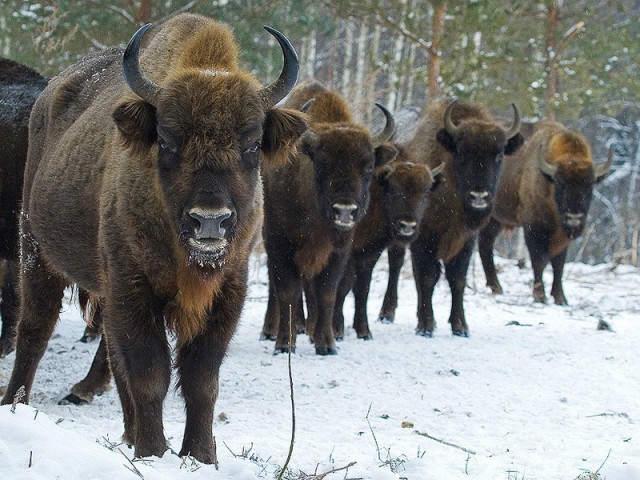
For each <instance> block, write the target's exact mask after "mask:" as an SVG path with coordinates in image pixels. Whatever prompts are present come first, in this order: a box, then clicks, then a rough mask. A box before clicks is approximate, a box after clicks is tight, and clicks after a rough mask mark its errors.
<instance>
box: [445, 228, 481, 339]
mask: <svg viewBox="0 0 640 480" xmlns="http://www.w3.org/2000/svg"><path fill="white" fill-rule="evenodd" d="M475 240H476V239H475V237H473V238H472V239H471V240H469V241H467V243H465V244H464V247H462V250H460V253H458V255H456V256H455V257H453V258H452V259H451V261H450V262H448V263H447V264H446V265H445V266H444V269H445V276H446V277H447V281H448V282H449V288H450V289H451V315H450V316H449V323H450V324H451V332H452V333H453V334H454V335H456V336H458V337H468V336H469V327H468V326H467V321H466V319H465V315H464V289H465V287H466V284H467V270H468V269H469V261H470V260H471V254H472V253H473V247H474V246H475V243H476V242H475Z"/></svg>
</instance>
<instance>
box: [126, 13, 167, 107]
mask: <svg viewBox="0 0 640 480" xmlns="http://www.w3.org/2000/svg"><path fill="white" fill-rule="evenodd" d="M152 26H153V24H152V23H147V24H146V25H143V26H142V27H140V28H139V29H138V31H137V32H136V33H134V34H133V37H131V40H129V44H128V45H127V49H126V50H125V51H124V56H123V57H122V73H123V75H124V81H125V82H127V85H128V86H129V88H130V89H131V90H132V91H133V93H135V94H136V95H138V96H139V97H140V98H142V99H143V100H144V101H145V102H148V103H150V104H151V105H155V102H156V100H157V98H158V95H159V94H160V87H159V86H158V85H156V84H155V83H153V82H152V81H151V80H149V79H148V78H147V77H145V76H144V74H143V73H142V70H140V59H139V53H140V42H142V37H144V34H145V33H146V32H147V30H149V29H150V28H151V27H152Z"/></svg>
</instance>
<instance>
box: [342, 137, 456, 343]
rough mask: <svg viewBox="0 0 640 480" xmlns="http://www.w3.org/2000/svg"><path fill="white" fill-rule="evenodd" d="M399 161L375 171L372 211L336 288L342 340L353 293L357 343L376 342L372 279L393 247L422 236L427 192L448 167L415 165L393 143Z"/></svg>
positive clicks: (359, 230)
mask: <svg viewBox="0 0 640 480" xmlns="http://www.w3.org/2000/svg"><path fill="white" fill-rule="evenodd" d="M394 145H395V147H396V149H397V150H398V155H397V157H396V158H395V159H394V160H393V162H390V163H388V164H386V165H383V166H382V167H379V168H377V169H376V171H375V172H374V179H373V181H372V182H371V201H370V206H369V210H368V211H367V213H366V215H365V216H364V218H363V219H362V221H361V222H360V223H359V224H358V225H357V227H356V231H355V234H354V239H353V245H352V248H351V255H350V258H349V262H348V264H347V268H346V270H345V274H344V276H343V278H342V281H341V282H340V286H339V288H338V295H337V299H336V306H335V309H334V314H333V319H334V333H335V335H336V338H338V339H340V338H342V337H343V335H344V315H343V312H342V307H343V305H344V300H345V297H346V296H347V294H348V293H349V291H350V290H353V295H354V299H355V314H354V317H353V328H354V329H355V331H356V334H357V336H358V338H363V339H365V340H367V339H370V338H372V335H371V330H370V329H369V321H368V316H367V299H368V297H369V286H370V283H371V274H372V273H373V268H374V267H375V265H376V263H377V261H378V259H379V258H380V255H381V254H382V252H383V251H384V249H385V248H387V247H388V246H390V245H391V244H394V245H398V246H400V247H401V248H403V249H404V248H406V247H407V246H408V245H410V244H411V242H413V241H414V240H415V239H416V237H417V236H418V232H419V229H420V224H421V223H422V218H423V216H424V212H425V210H426V208H427V204H428V200H429V193H430V192H431V190H433V189H434V188H435V187H436V186H437V185H438V184H439V178H440V176H441V174H442V170H443V169H444V164H441V165H439V166H438V167H436V168H434V169H433V170H431V169H430V168H429V167H428V166H427V165H425V164H424V163H417V162H413V161H411V160H413V158H412V157H411V156H410V155H409V152H408V151H407V149H406V148H405V147H404V146H402V145H399V144H394Z"/></svg>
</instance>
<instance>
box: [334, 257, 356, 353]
mask: <svg viewBox="0 0 640 480" xmlns="http://www.w3.org/2000/svg"><path fill="white" fill-rule="evenodd" d="M354 281H355V264H354V259H353V257H352V258H350V259H349V261H348V262H347V266H346V267H345V271H344V275H343V276H342V279H341V280H340V283H339V284H338V289H337V291H336V303H335V305H334V307H333V335H334V336H335V339H336V340H337V341H340V340H342V339H343V338H344V312H343V308H344V300H345V298H347V295H348V294H349V292H350V291H351V289H352V288H353V284H354Z"/></svg>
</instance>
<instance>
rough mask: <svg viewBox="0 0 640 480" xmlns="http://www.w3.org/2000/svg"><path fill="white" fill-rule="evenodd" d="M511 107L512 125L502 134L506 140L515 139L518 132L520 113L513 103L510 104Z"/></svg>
mask: <svg viewBox="0 0 640 480" xmlns="http://www.w3.org/2000/svg"><path fill="white" fill-rule="evenodd" d="M511 106H512V107H513V124H512V125H511V128H510V129H509V130H506V131H505V132H504V133H505V135H506V136H507V138H512V137H515V136H516V135H517V134H518V132H519V131H520V111H519V110H518V107H516V104H515V103H512V104H511Z"/></svg>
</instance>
